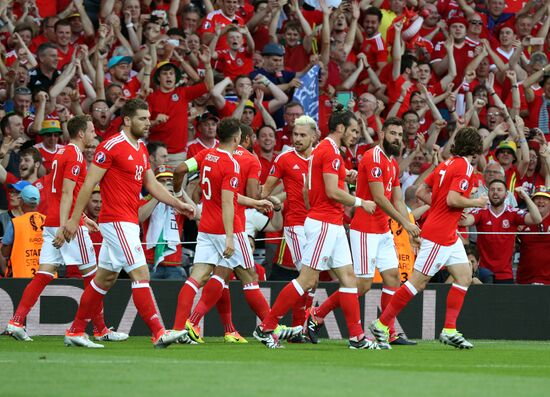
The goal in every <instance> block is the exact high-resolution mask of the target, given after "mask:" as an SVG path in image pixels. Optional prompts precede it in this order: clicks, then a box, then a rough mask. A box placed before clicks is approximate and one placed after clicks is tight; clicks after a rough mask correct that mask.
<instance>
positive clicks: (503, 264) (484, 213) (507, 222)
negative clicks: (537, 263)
mask: <svg viewBox="0 0 550 397" xmlns="http://www.w3.org/2000/svg"><path fill="white" fill-rule="evenodd" d="M472 215H473V217H474V219H475V226H476V229H477V231H478V232H496V233H498V232H515V231H517V230H518V226H519V225H523V223H524V219H525V216H526V215H527V212H526V211H524V210H520V209H518V208H512V207H508V206H507V207H504V209H503V210H502V212H501V213H500V214H495V213H494V212H493V209H492V208H491V207H489V208H483V209H482V208H476V209H474V210H473V211H472ZM515 240H516V236H515V235H514V234H480V235H478V237H477V249H478V250H479V266H481V267H484V268H486V269H489V270H490V271H492V272H493V273H494V275H495V279H496V280H506V279H513V278H514V273H513V272H512V257H513V255H514V247H515Z"/></svg>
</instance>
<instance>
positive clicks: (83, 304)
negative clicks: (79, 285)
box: [64, 245, 118, 348]
mask: <svg viewBox="0 0 550 397" xmlns="http://www.w3.org/2000/svg"><path fill="white" fill-rule="evenodd" d="M107 251H108V247H107V246H106V245H104V246H102V247H101V252H100V263H101V258H102V256H103V255H107V256H108V254H107ZM117 278H118V272H117V271H113V270H109V269H105V268H98V270H97V271H96V273H95V276H94V278H93V280H91V282H90V284H89V285H88V286H87V287H86V288H85V289H84V293H83V294H82V296H81V297H80V303H79V305H78V310H77V311H76V315H75V319H74V321H73V323H72V325H71V327H70V328H69V329H68V330H67V332H66V333H65V339H64V342H65V345H66V346H81V347H90V348H97V347H103V345H100V344H96V343H93V342H91V341H90V340H89V339H88V336H87V335H86V334H85V332H84V331H85V329H86V326H87V325H88V322H90V320H91V319H92V317H93V316H94V315H95V314H96V313H98V311H99V310H100V308H101V306H102V304H103V299H104V297H105V295H106V294H107V291H109V289H111V287H112V286H113V285H114V283H115V281H116V279H117Z"/></svg>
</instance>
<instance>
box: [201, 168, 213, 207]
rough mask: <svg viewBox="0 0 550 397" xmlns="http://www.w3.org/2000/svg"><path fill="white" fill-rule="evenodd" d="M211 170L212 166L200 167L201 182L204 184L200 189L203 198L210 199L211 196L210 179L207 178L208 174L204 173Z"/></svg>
mask: <svg viewBox="0 0 550 397" xmlns="http://www.w3.org/2000/svg"><path fill="white" fill-rule="evenodd" d="M211 170H212V168H211V167H209V166H207V165H206V166H204V167H203V169H202V178H201V179H202V183H203V184H204V187H203V189H202V190H203V194H204V198H205V199H207V200H210V198H211V197H212V186H211V185H210V179H208V176H207V175H206V174H207V173H208V172H210V171H211Z"/></svg>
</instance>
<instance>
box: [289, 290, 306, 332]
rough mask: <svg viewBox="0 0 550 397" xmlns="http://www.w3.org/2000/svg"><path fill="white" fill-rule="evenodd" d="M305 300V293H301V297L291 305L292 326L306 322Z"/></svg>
mask: <svg viewBox="0 0 550 397" xmlns="http://www.w3.org/2000/svg"><path fill="white" fill-rule="evenodd" d="M306 301H307V294H304V295H302V298H301V299H298V300H297V301H296V303H295V304H294V306H293V307H292V326H293V327H297V326H299V325H302V326H303V325H304V323H305V322H306Z"/></svg>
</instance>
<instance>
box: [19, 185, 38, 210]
mask: <svg viewBox="0 0 550 397" xmlns="http://www.w3.org/2000/svg"><path fill="white" fill-rule="evenodd" d="M20 196H21V200H23V202H24V203H25V204H30V205H38V204H39V203H40V190H38V188H37V187H36V186H33V185H28V186H25V187H24V188H23V190H21V193H20Z"/></svg>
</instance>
